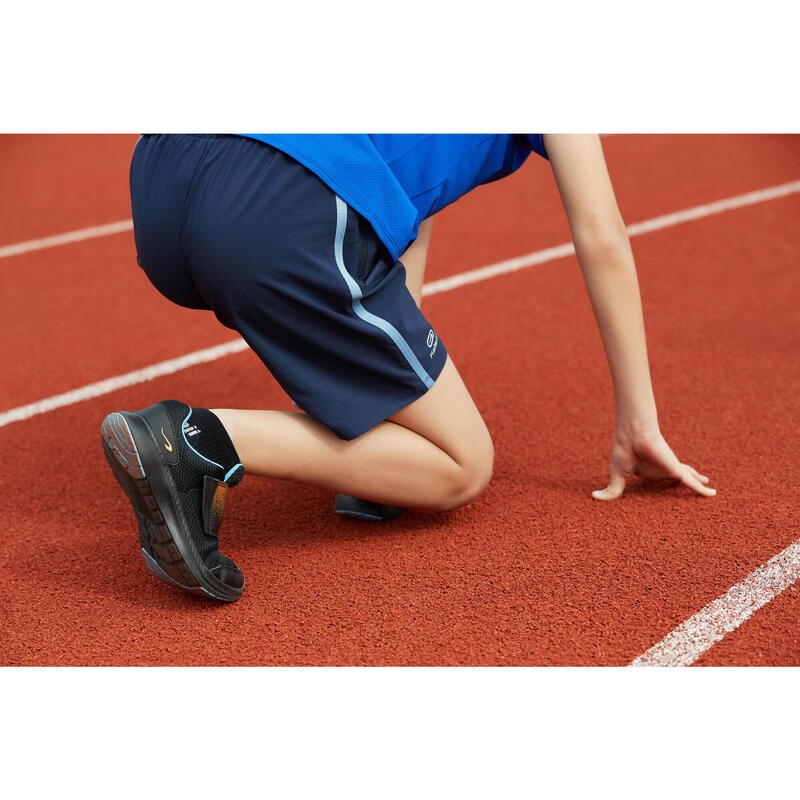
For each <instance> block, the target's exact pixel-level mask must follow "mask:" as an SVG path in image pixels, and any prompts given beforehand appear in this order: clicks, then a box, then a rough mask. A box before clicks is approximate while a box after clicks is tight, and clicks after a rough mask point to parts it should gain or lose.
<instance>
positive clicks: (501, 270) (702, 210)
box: [422, 181, 800, 297]
mask: <svg viewBox="0 0 800 800" xmlns="http://www.w3.org/2000/svg"><path fill="white" fill-rule="evenodd" d="M796 192H800V181H792V182H791V183H782V184H780V185H779V186H771V187H770V188H768V189H759V190H758V191H756V192H748V193H747V194H740V195H737V196H736V197H729V198H727V199H725V200H718V201H717V202H715V203H705V204H704V205H701V206H694V207H693V208H686V209H684V210H683V211H676V212H675V213H674V214H664V215H663V216H660V217H653V218H652V219H648V220H645V221H644V222H636V223H634V224H633V225H628V226H627V228H626V230H627V231H628V236H641V235H642V234H643V233H651V232H652V231H659V230H662V229H663V228H671V227H672V226H673V225H680V224H682V223H684V222H691V221H692V220H695V219H702V218H703V217H710V216H713V215H714V214H721V213H722V212H723V211H730V210H732V209H734V208H742V207H744V206H752V205H755V204H756V203H763V202H766V201H767V200H775V199H776V198H778V197H785V196H786V195H788V194H795V193H796ZM574 252H575V247H574V245H573V244H572V243H571V242H569V243H567V244H560V245H558V246H556V247H549V248H548V249H547V250H539V251H538V252H536V253H529V254H528V255H526V256H519V257H518V258H511V259H509V260H508V261H501V262H500V263H499V264H492V265H491V266H488V267H480V268H478V269H473V270H470V271H469V272H461V273H459V274H458V275H451V276H450V277H449V278H442V279H441V280H438V281H432V282H431V283H426V284H425V286H423V287H422V295H423V297H427V296H428V295H432V294H439V293H440V292H449V291H450V290H451V289H455V288H456V287H458V286H465V285H466V284H468V283H477V282H478V281H485V280H486V279H487V278H494V277H495V276H497V275H504V274H506V273H507V272H515V271H516V270H518V269H525V268H526V267H532V266H534V265H536V264H543V263H544V262H546V261H554V260H555V259H557V258H564V257H566V256H571V255H572V254H573V253H574Z"/></svg>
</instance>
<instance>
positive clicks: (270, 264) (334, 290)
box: [102, 134, 714, 601]
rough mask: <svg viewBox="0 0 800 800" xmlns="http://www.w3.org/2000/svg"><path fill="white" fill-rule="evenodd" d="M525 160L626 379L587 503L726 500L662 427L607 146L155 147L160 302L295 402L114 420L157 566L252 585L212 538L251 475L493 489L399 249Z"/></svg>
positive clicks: (467, 138)
mask: <svg viewBox="0 0 800 800" xmlns="http://www.w3.org/2000/svg"><path fill="white" fill-rule="evenodd" d="M531 152H537V153H538V154H539V155H540V156H543V157H549V159H550V162H551V164H552V167H553V172H554V175H555V178H556V181H557V183H558V187H559V191H560V193H561V197H562V200H563V202H564V207H565V209H566V212H567V216H568V219H569V223H570V228H571V231H572V235H573V240H574V242H575V247H576V252H577V255H578V259H579V261H580V264H581V269H582V271H583V274H584V278H585V282H586V286H587V289H588V292H589V296H590V298H591V301H592V306H593V308H594V312H595V316H596V319H597V322H598V326H599V329H600V333H601V336H602V339H603V343H604V346H605V350H606V355H607V358H608V363H609V367H610V370H611V375H612V381H613V385H614V392H615V400H616V433H615V438H614V446H613V454H612V467H611V479H610V482H609V485H608V487H607V488H606V489H604V490H602V491H601V492H596V493H595V496H596V497H598V498H600V499H612V498H614V497H618V496H619V495H620V494H621V493H622V490H623V489H624V483H625V478H626V477H627V476H628V475H632V474H637V475H639V476H640V477H642V478H645V479H658V478H665V477H669V478H675V479H677V480H680V481H681V482H682V483H684V484H685V485H687V486H689V487H690V488H692V489H693V490H694V491H696V492H698V493H700V494H703V495H706V496H710V495H713V494H714V491H713V490H712V489H709V488H708V487H707V486H706V484H707V483H708V479H707V478H706V477H705V476H702V475H700V474H699V473H698V472H697V471H696V470H694V468H692V467H690V466H689V465H687V464H681V463H680V462H679V461H678V459H677V458H676V457H675V455H674V454H673V453H672V451H671V450H670V448H669V446H668V445H667V443H666V441H665V440H664V439H663V437H662V436H661V434H660V432H659V429H658V420H657V415H656V408H655V401H654V399H653V392H652V388H651V384H650V375H649V368H648V363H647V352H646V346H645V338H644V325H643V321H642V311H641V302H640V299H639V291H638V283H637V279H636V271H635V267H634V264H633V258H632V255H631V251H630V247H629V244H628V240H627V236H626V233H625V228H624V225H623V223H622V219H621V217H620V215H619V211H618V210H617V206H616V201H615V199H614V194H613V190H612V188H611V184H610V180H609V178H608V173H607V171H606V168H605V163H604V160H603V156H602V150H601V148H600V144H599V140H598V139H597V137H572V136H546V137H542V136H541V135H516V134H514V135H510V134H505V135H502V134H501V135H498V134H491V135H489V134H486V135H484V134H482V135H453V136H451V135H428V136H418V135H408V136H404V135H371V136H367V135H298V136H287V135H280V136H279V135H267V134H254V135H248V136H227V135H225V136H216V135H173V136H161V135H154V136H144V137H142V138H141V139H140V141H139V142H138V144H137V146H136V148H135V151H134V155H133V159H132V164H131V200H132V208H133V219H134V234H135V240H136V248H137V261H138V263H139V264H140V266H141V267H142V268H143V269H144V270H145V272H146V273H147V275H148V277H149V278H150V280H151V282H152V283H153V284H154V285H155V286H156V288H157V289H159V291H161V292H162V293H163V294H164V295H165V296H166V297H168V298H169V299H170V300H172V301H173V302H176V303H179V304H180V305H184V306H187V307H190V308H201V309H211V310H213V312H214V313H215V315H216V316H217V318H218V319H219V320H220V321H221V322H222V323H223V324H224V325H226V326H228V327H230V328H233V329H234V330H237V331H238V332H239V333H240V334H241V335H242V336H243V338H244V339H245V340H246V341H247V343H248V344H249V345H250V347H251V348H252V349H253V350H254V351H255V352H256V354H257V355H258V356H259V357H260V358H261V360H262V361H263V362H264V364H265V365H266V366H267V367H268V368H269V369H270V371H271V372H272V374H273V375H274V376H275V378H276V379H277V380H278V382H279V383H280V384H281V386H282V387H283V388H284V389H285V390H286V392H287V393H288V394H289V396H290V397H291V398H292V399H293V400H294V402H295V405H296V406H297V408H298V409H299V410H298V411H296V412H284V411H268V410H260V409H257V410H238V409H215V410H209V409H204V408H194V407H192V406H190V405H188V404H186V403H183V402H179V401H176V400H166V401H162V402H160V403H157V404H155V405H153V406H150V407H149V408H147V409H144V410H142V411H139V412H123V411H116V412H113V413H111V414H109V415H108V416H107V417H106V419H105V420H104V422H103V426H102V440H103V447H104V451H105V454H106V458H107V460H108V463H109V465H110V466H111V469H112V470H113V472H114V475H115V477H116V478H117V480H118V481H119V483H120V485H121V486H122V488H123V489H124V490H125V491H126V493H127V495H128V497H129V499H130V500H131V503H132V504H133V506H134V509H135V511H136V514H137V518H138V524H139V534H140V541H141V545H142V553H143V556H144V558H145V562H146V564H147V566H148V567H149V568H150V569H151V571H152V572H153V573H154V574H155V575H157V576H158V577H159V578H161V579H162V580H165V581H166V582H168V583H170V584H173V585H176V586H179V587H181V588H183V589H186V590H188V591H190V592H193V593H196V594H202V595H205V596H210V597H214V598H216V599H219V600H225V601H232V600H236V599H237V598H238V597H239V596H240V595H241V593H242V589H243V587H244V577H243V575H242V573H241V571H240V570H239V569H238V567H236V565H235V564H234V563H233V562H232V561H231V560H230V559H228V558H226V557H225V556H223V555H222V554H221V553H220V552H219V549H218V534H219V528H220V523H221V518H222V510H223V505H224V501H225V494H226V492H227V490H228V488H229V487H231V486H234V485H236V484H237V483H239V481H241V479H242V477H243V476H244V474H245V472H250V473H253V474H257V475H264V476H267V477H271V478H283V479H287V480H296V481H302V482H305V483H311V484H314V485H317V486H320V487H323V488H328V489H331V490H333V491H336V492H339V493H341V494H343V495H347V496H351V497H359V498H364V499H365V500H367V501H369V502H371V503H377V504H380V505H382V506H396V507H410V508H415V509H420V510H429V511H435V510H446V509H452V508H457V507H459V506H461V505H464V504H466V503H468V502H470V501H471V500H472V499H473V498H474V497H475V496H476V495H477V494H478V493H480V492H481V491H482V490H483V488H484V487H485V486H486V484H487V483H488V482H489V479H490V477H491V473H492V462H493V449H492V442H491V438H490V436H489V433H488V431H487V429H486V426H485V424H484V422H483V420H482V419H481V416H480V414H479V413H478V411H477V409H476V407H475V405H474V403H473V401H472V399H471V397H470V395H469V392H468V391H467V389H466V387H465V386H464V383H463V382H462V380H461V378H460V376H459V374H458V371H457V369H456V367H455V365H454V364H453V363H452V360H451V359H450V358H449V356H448V355H447V352H446V350H445V347H444V345H443V343H442V342H441V341H440V340H439V338H438V336H437V334H436V332H435V331H434V329H433V327H432V326H431V325H430V324H429V323H428V322H427V320H426V319H425V318H424V316H423V315H422V313H421V312H420V310H419V308H418V305H417V304H416V303H415V301H414V298H413V297H412V294H411V293H410V292H409V290H408V289H407V288H406V273H405V270H404V269H403V265H402V264H401V263H400V262H399V261H398V259H399V257H400V255H401V254H402V253H404V252H405V251H406V250H407V249H408V246H409V245H410V243H411V242H413V241H414V240H415V239H416V237H417V235H418V233H419V226H420V224H421V223H422V222H423V220H425V219H427V218H428V217H431V216H432V215H433V214H435V213H436V212H437V211H439V210H440V209H441V208H443V207H444V206H446V205H447V204H449V203H450V202H453V201H454V200H456V199H457V198H458V197H460V196H462V195H463V194H465V193H467V192H468V191H470V190H471V189H472V188H474V187H475V186H478V185H480V184H482V183H486V182H488V181H490V180H496V179H498V178H501V177H503V176H505V175H508V174H510V173H511V172H513V171H514V170H516V169H518V168H519V167H520V166H521V164H522V163H523V162H524V161H525V159H526V158H527V156H528V155H529V154H530V153H531ZM423 233H427V232H426V231H425V229H424V228H423ZM412 280H416V281H417V282H418V283H420V285H421V270H416V274H415V275H414V276H412Z"/></svg>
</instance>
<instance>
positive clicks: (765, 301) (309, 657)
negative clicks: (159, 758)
mask: <svg viewBox="0 0 800 800" xmlns="http://www.w3.org/2000/svg"><path fill="white" fill-rule="evenodd" d="M798 212H800V202H798V199H797V198H791V199H790V198H786V199H783V200H779V201H775V202H774V203H772V204H765V205H763V206H757V207H752V208H749V209H741V210H738V211H734V212H730V214H729V215H723V216H720V217H716V218H710V219H706V220H701V221H698V222H696V223H692V224H691V225H689V226H687V227H686V228H684V229H681V236H676V235H675V231H674V230H673V231H663V232H660V233H654V234H652V235H650V236H647V237H642V238H641V239H639V240H637V241H636V242H635V244H634V248H635V250H636V254H637V258H638V259H639V264H640V269H641V273H642V283H643V287H644V293H645V298H646V305H647V309H646V314H647V320H648V332H649V338H650V346H651V352H652V354H653V356H652V358H653V369H654V380H655V385H656V392H657V396H658V397H659V401H660V408H661V417H662V425H663V427H664V429H665V432H666V433H667V435H668V437H669V439H670V441H671V442H672V443H673V445H674V446H675V448H676V450H677V451H678V452H679V453H681V454H682V456H683V457H684V458H686V459H687V460H690V462H691V461H696V465H697V466H698V467H700V468H701V469H704V470H707V471H708V472H709V474H711V475H712V477H714V478H715V483H716V485H718V486H719V488H720V495H718V497H717V498H715V499H714V500H712V501H704V500H700V499H697V498H693V497H690V496H689V495H688V494H687V493H685V492H683V491H682V490H674V489H666V490H665V489H650V490H645V489H638V490H633V491H631V492H630V494H629V496H628V497H626V498H625V499H624V500H623V501H620V502H619V503H614V504H608V505H600V504H597V503H595V502H593V501H591V499H590V498H589V496H588V493H589V491H590V490H591V489H592V488H595V486H596V485H599V484H598V482H602V479H603V478H604V469H605V467H604V465H605V461H606V459H607V449H608V446H609V437H610V430H609V427H608V426H609V421H610V419H611V398H610V397H609V389H608V380H607V376H606V367H605V364H604V361H603V357H602V351H601V349H600V345H599V342H598V341H597V334H596V330H595V329H594V323H593V321H592V318H591V312H590V310H589V307H588V302H587V300H586V298H585V291H584V290H583V287H582V284H581V281H580V277H579V273H578V270H577V265H576V264H575V263H574V259H569V260H564V261H562V262H558V263H555V264H549V265H543V266H542V267H540V268H537V269H536V270H530V271H527V272H522V273H517V274H515V275H509V276H505V277H502V278H497V279H495V280H492V281H488V282H486V283H484V284H479V285H475V286H469V287H464V288H463V289H459V290H458V294H452V295H442V296H440V297H432V298H431V299H430V303H429V309H428V313H430V314H431V316H432V319H433V320H434V321H435V322H436V324H437V326H438V327H439V328H440V330H441V333H442V336H443V337H444V338H445V341H447V342H448V346H449V348H450V350H451V352H452V353H453V356H454V358H455V360H456V363H458V365H459V369H460V370H461V372H462V374H464V376H465V379H466V380H467V383H468V385H470V387H471V389H472V391H473V394H474V396H475V397H476V401H477V402H478V404H479V407H481V409H482V411H483V412H484V414H485V415H486V418H487V423H488V424H489V427H490V429H491V430H492V432H493V435H494V437H495V440H496V444H497V463H498V472H497V475H496V477H495V480H494V481H493V483H492V485H491V486H490V488H489V490H488V492H487V494H486V495H484V496H483V497H481V498H480V499H479V500H478V502H477V503H475V504H474V505H473V506H472V507H470V508H469V509H464V510H461V511H459V512H455V513H454V514H451V515H445V516H442V517H426V516H423V515H409V517H408V518H406V519H405V520H401V522H400V523H398V524H397V525H396V526H393V527H392V528H391V529H388V528H378V529H377V530H376V529H375V528H373V527H372V526H369V527H359V526H354V525H351V524H348V523H345V522H344V521H341V520H335V519H333V518H332V517H331V515H330V510H329V508H330V506H329V503H330V498H329V496H328V495H327V494H325V493H322V492H318V491H316V490H313V489H308V488H297V487H294V486H290V485H288V484H280V483H277V482H263V481H258V480H257V479H252V478H248V481H247V483H246V485H245V487H244V488H243V489H242V490H241V492H238V491H237V492H233V493H231V499H232V504H231V508H230V509H229V512H228V513H226V521H225V527H224V529H223V540H224V541H225V542H226V543H227V546H226V547H225V548H224V549H227V550H228V551H229V552H230V555H231V556H232V557H234V559H235V560H237V561H238V562H239V563H240V564H241V565H242V567H243V568H244V570H245V573H246V575H247V577H248V582H249V583H248V588H247V590H246V595H245V599H243V600H242V601H240V603H239V604H237V605H236V606H235V607H233V609H229V610H227V611H225V612H222V611H221V610H219V609H210V608H208V607H207V606H203V605H198V604H197V603H195V602H194V600H193V598H183V597H182V596H180V595H179V594H178V593H173V592H171V591H170V590H169V589H168V588H167V587H162V586H160V585H159V584H157V583H156V582H155V581H153V580H152V578H151V577H150V576H149V574H147V573H146V571H145V569H144V567H143V565H142V564H141V563H140V558H139V557H138V553H137V551H136V547H135V542H134V540H135V532H134V530H133V528H132V524H131V522H132V521H131V519H129V518H130V517H132V514H131V513H130V510H129V509H128V508H127V506H126V505H125V501H124V499H123V498H121V497H119V498H117V497H116V496H115V493H114V487H113V484H112V481H111V479H110V477H107V476H105V467H104V464H102V456H101V454H100V451H99V446H97V443H96V438H97V437H96V431H95V430H94V429H95V427H96V426H97V425H98V424H99V420H100V419H102V415H103V414H104V413H105V412H106V410H109V409H110V408H113V407H118V406H119V405H121V406H122V407H127V408H137V407H140V406H142V405H146V404H148V403H149V402H152V401H153V400H154V399H156V398H157V397H160V396H165V395H170V394H179V396H185V397H190V396H191V398H192V401H193V402H196V403H200V404H208V405H212V406H213V405H224V404H226V401H227V402H230V401H231V400H233V399H234V398H238V400H239V402H240V403H241V404H245V403H251V404H259V403H260V404H263V405H268V404H270V403H272V402H273V401H275V400H277V399H278V398H279V396H280V395H279V390H278V389H277V386H275V385H274V382H273V383H272V384H271V383H270V381H271V379H269V376H268V375H266V373H265V371H264V370H263V369H261V368H260V366H259V365H258V363H257V361H256V359H255V358H254V357H253V356H252V354H250V353H244V354H242V355H239V356H232V357H229V358H227V359H224V360H222V361H220V362H217V363H215V365H213V368H212V367H211V366H205V367H198V368H193V369H191V370H188V371H186V372H184V373H181V374H180V375H176V376H170V377H168V378H162V379H159V381H158V382H157V383H155V384H147V385H142V386H138V387H130V388H129V389H126V390H125V391H124V392H121V393H119V394H118V395H112V396H109V397H106V398H98V399H97V400H94V401H89V402H87V403H84V404H81V405H80V406H74V407H72V408H69V409H62V410H60V411H58V412H55V413H53V414H49V415H45V416H44V417H40V418H37V419H35V420H29V421H27V422H25V423H24V425H20V426H9V427H8V428H4V429H1V430H0V448H2V449H3V450H4V451H5V452H14V453H15V454H16V455H15V458H14V459H13V464H12V463H11V462H10V461H6V462H5V463H4V464H3V465H2V467H0V470H2V478H0V480H2V483H3V485H4V486H5V487H7V488H8V492H7V495H6V496H7V497H13V498H15V499H16V502H15V503H14V506H13V507H12V508H11V509H10V511H9V513H7V515H6V518H7V519H8V521H9V531H11V533H10V535H9V536H8V537H6V539H5V540H4V542H3V544H2V546H0V554H2V558H3V561H4V562H5V563H4V566H3V569H2V570H0V575H2V576H3V577H2V582H3V585H2V586H1V587H0V590H2V594H3V596H4V597H6V598H7V600H6V603H7V611H8V616H7V619H8V620H9V621H10V626H9V627H10V628H11V633H10V635H9V634H8V633H7V634H6V635H5V638H4V644H3V647H4V651H3V653H4V655H3V657H4V658H5V659H6V663H174V662H175V661H176V660H177V661H179V662H180V663H187V664H188V663H284V664H300V663H448V664H458V663H470V664H492V663H504V664H532V663H543V664H544V663H555V664H564V663H568V664H580V663H585V664H592V663H605V664H623V663H628V661H630V660H631V659H632V658H633V657H635V656H636V655H638V654H639V653H641V652H643V651H644V650H645V649H647V648H648V647H649V646H650V645H651V644H653V643H654V642H655V641H657V640H658V639H659V638H661V637H662V636H663V635H664V634H665V633H666V632H668V631H669V630H671V629H672V628H673V627H674V626H675V625H676V624H678V623H679V622H681V621H682V620H683V619H685V618H687V617H688V616H690V615H691V614H692V613H694V612H695V611H696V610H697V609H699V608H700V607H702V606H703V605H705V604H706V603H707V602H709V601H710V600H712V599H714V598H715V597H716V596H718V595H719V594H721V593H722V592H724V591H725V590H726V589H727V588H728V587H729V586H731V585H732V584H733V583H736V582H737V581H738V580H741V578H742V577H744V575H746V574H748V573H749V572H750V571H752V569H753V568H754V567H755V566H757V565H758V564H760V563H763V562H764V561H766V560H768V559H769V558H770V557H771V556H772V555H773V554H774V553H775V552H778V551H779V550H781V549H782V548H783V547H785V546H786V545H787V544H788V543H789V542H790V541H791V540H792V539H793V538H794V536H795V532H794V531H793V530H791V529H790V527H789V526H787V525H786V518H787V515H788V516H789V517H791V518H795V519H796V516H797V511H798V508H797V500H796V498H787V497H786V495H785V492H783V491H782V490H781V491H779V489H778V488H777V487H775V486H774V484H773V482H772V476H771V473H770V470H772V469H774V465H775V464H780V465H781V472H782V478H783V479H784V480H785V481H787V482H789V483H790V484H793V485H796V483H797V479H798V478H800V475H798V465H797V464H796V459H795V458H794V452H793V447H792V446H791V443H790V442H788V441H787V442H780V441H779V442H775V441H773V439H772V436H771V433H772V432H773V431H775V430H778V429H779V428H780V425H782V424H783V421H784V420H785V419H786V418H787V415H788V418H796V415H797V411H798V407H797V404H798V401H797V398H798V397H799V396H800V394H799V393H798V391H797V390H798V389H800V386H798V385H797V382H798V378H797V376H794V375H792V374H787V373H786V370H785V365H786V358H787V349H788V350H790V349H791V346H792V345H791V343H792V342H796V341H797V333H798V331H797V322H796V320H795V316H796V315H792V313H791V311H792V308H793V302H794V298H795V297H796V296H797V288H798V287H797V275H796V270H794V269H793V265H796V263H797V259H798V255H799V253H798V246H799V243H798V241H797V239H796V237H795V238H794V239H792V238H788V237H787V235H786V231H787V225H788V224H789V223H790V222H791V220H793V219H796V218H797V214H798ZM709 243H713V245H711V246H710V245H709ZM703 251H706V252H709V253H713V254H714V257H713V258H710V259H708V260H707V261H706V262H705V263H704V264H702V268H698V266H697V257H696V256H697V253H698V252H703ZM732 265H740V267H739V269H736V270H734V269H732ZM676 287H680V289H681V291H680V292H677V291H676ZM753 297H758V299H759V302H758V303H754V302H752V300H751V298H753ZM532 307H533V309H534V313H531V308H532ZM475 320H481V321H482V323H483V324H482V325H475V324H474V323H475ZM690 357H691V368H690V369H687V368H686V365H687V358H690ZM509 365H515V366H513V367H509ZM209 376H213V379H209ZM687 408H690V409H691V413H687V411H686V410H687ZM792 415H793V417H792ZM54 442H57V443H58V447H57V448H54V447H53V443H54ZM42 454H45V455H44V456H43V455H42ZM764 470H766V472H765V471H764ZM65 476H69V481H68V486H69V493H68V494H67V493H66V492H65V491H64V490H63V489H61V488H60V487H62V486H63V485H64V483H65V480H66V479H65ZM54 486H56V487H58V488H57V491H59V492H60V494H59V495H58V496H59V497H60V498H63V499H62V500H61V501H60V502H58V501H56V502H54V500H53V487H54ZM69 509H78V510H79V511H78V513H75V514H67V515H66V516H65V512H67V511H68V510H69ZM565 510H568V513H565ZM65 520H66V522H65ZM89 521H91V522H89ZM753 531H757V532H758V535H757V536H754V535H753ZM759 613H762V612H759ZM209 614H213V615H214V616H215V621H214V623H213V624H212V625H210V626H209V625H208V623H209V620H208V618H207V615H209ZM757 616H758V615H757ZM755 619H757V617H756V618H754V620H755ZM220 639H221V640H222V642H223V644H222V645H219V644H218V640H220ZM720 646H721V645H720ZM712 652H713V651H712ZM782 657H787V656H786V654H785V652H784V655H783V656H782ZM788 657H789V658H791V657H792V656H791V653H789V655H788ZM782 663H787V662H782ZM788 663H796V662H791V661H790V662H788Z"/></svg>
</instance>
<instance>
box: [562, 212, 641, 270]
mask: <svg viewBox="0 0 800 800" xmlns="http://www.w3.org/2000/svg"><path fill="white" fill-rule="evenodd" d="M573 240H574V242H575V248H576V250H577V251H578V253H579V254H580V253H581V252H582V253H587V254H591V256H592V258H593V259H599V260H601V261H604V262H614V261H619V260H620V259H622V258H625V257H626V256H629V255H630V252H631V244H630V240H629V238H628V232H627V230H626V229H625V223H624V222H623V221H622V218H621V217H619V218H618V219H612V220H609V221H608V222H605V223H602V224H593V225H592V226H591V227H587V228H585V229H580V230H576V231H575V232H574V233H573Z"/></svg>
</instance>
